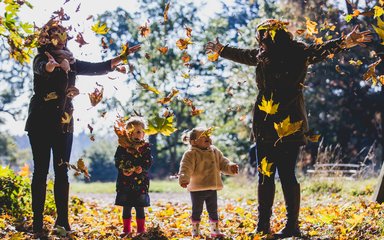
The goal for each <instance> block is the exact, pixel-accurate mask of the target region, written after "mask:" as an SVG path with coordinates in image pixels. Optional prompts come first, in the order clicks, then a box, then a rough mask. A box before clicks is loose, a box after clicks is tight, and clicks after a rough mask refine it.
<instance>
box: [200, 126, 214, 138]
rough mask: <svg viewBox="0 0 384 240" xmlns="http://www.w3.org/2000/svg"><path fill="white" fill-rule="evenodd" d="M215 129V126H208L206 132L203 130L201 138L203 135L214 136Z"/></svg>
mask: <svg viewBox="0 0 384 240" xmlns="http://www.w3.org/2000/svg"><path fill="white" fill-rule="evenodd" d="M213 130H215V128H214V127H209V128H207V130H205V131H204V132H202V133H201V134H200V136H199V138H201V137H210V136H212V133H213Z"/></svg>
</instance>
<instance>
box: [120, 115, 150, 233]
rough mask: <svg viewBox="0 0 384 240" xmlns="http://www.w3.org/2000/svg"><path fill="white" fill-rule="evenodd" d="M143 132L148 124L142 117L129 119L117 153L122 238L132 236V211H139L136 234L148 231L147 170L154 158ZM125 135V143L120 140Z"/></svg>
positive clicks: (148, 199) (137, 213)
mask: <svg viewBox="0 0 384 240" xmlns="http://www.w3.org/2000/svg"><path fill="white" fill-rule="evenodd" d="M144 129H145V123H144V120H143V119H142V118H139V117H132V118H130V119H128V121H127V124H126V130H127V131H126V132H125V131H123V132H124V134H120V136H119V146H118V147H117V149H116V153H115V166H116V168H117V169H118V171H119V173H118V175H117V181H116V192H117V194H116V200H115V205H118V206H123V233H122V234H121V236H127V235H130V234H131V219H132V215H131V211H132V208H135V210H136V223H137V233H139V234H140V233H143V232H145V212H144V207H148V206H150V198H149V194H148V190H149V177H148V170H149V168H150V167H151V165H152V156H151V149H150V145H149V143H148V142H146V141H145V140H144V137H145V132H144ZM125 133H126V134H125ZM118 135H119V134H118ZM122 135H123V137H124V136H125V140H123V138H121V137H122Z"/></svg>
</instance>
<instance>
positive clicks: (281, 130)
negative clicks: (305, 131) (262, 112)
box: [273, 116, 303, 145]
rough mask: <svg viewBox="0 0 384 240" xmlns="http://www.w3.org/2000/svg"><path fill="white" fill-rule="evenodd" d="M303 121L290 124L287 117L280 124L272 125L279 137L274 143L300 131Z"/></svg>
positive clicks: (289, 119)
mask: <svg viewBox="0 0 384 240" xmlns="http://www.w3.org/2000/svg"><path fill="white" fill-rule="evenodd" d="M302 124H303V120H300V121H297V122H294V123H291V118H290V116H288V117H287V118H286V119H284V120H283V121H282V122H280V123H273V126H274V128H275V130H276V132H277V135H278V136H279V139H277V140H276V142H275V145H276V143H277V142H278V141H279V140H280V141H282V139H283V137H287V136H289V135H291V134H293V133H295V132H298V131H299V130H300V129H301V126H302Z"/></svg>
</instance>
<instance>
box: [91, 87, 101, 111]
mask: <svg viewBox="0 0 384 240" xmlns="http://www.w3.org/2000/svg"><path fill="white" fill-rule="evenodd" d="M103 92H104V88H103V87H101V89H100V90H99V89H98V88H95V90H94V91H93V92H92V93H88V96H89V100H90V101H91V105H92V107H94V106H96V105H97V104H98V103H99V102H100V101H101V100H102V99H103Z"/></svg>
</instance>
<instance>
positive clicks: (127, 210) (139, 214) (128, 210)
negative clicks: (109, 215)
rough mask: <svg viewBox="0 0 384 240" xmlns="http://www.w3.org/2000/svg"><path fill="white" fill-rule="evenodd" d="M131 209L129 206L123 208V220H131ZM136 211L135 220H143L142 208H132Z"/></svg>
mask: <svg viewBox="0 0 384 240" xmlns="http://www.w3.org/2000/svg"><path fill="white" fill-rule="evenodd" d="M132 208H133V207H130V206H124V207H123V219H128V218H132ZM134 208H135V210H136V218H137V219H143V218H145V212H144V207H134Z"/></svg>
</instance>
